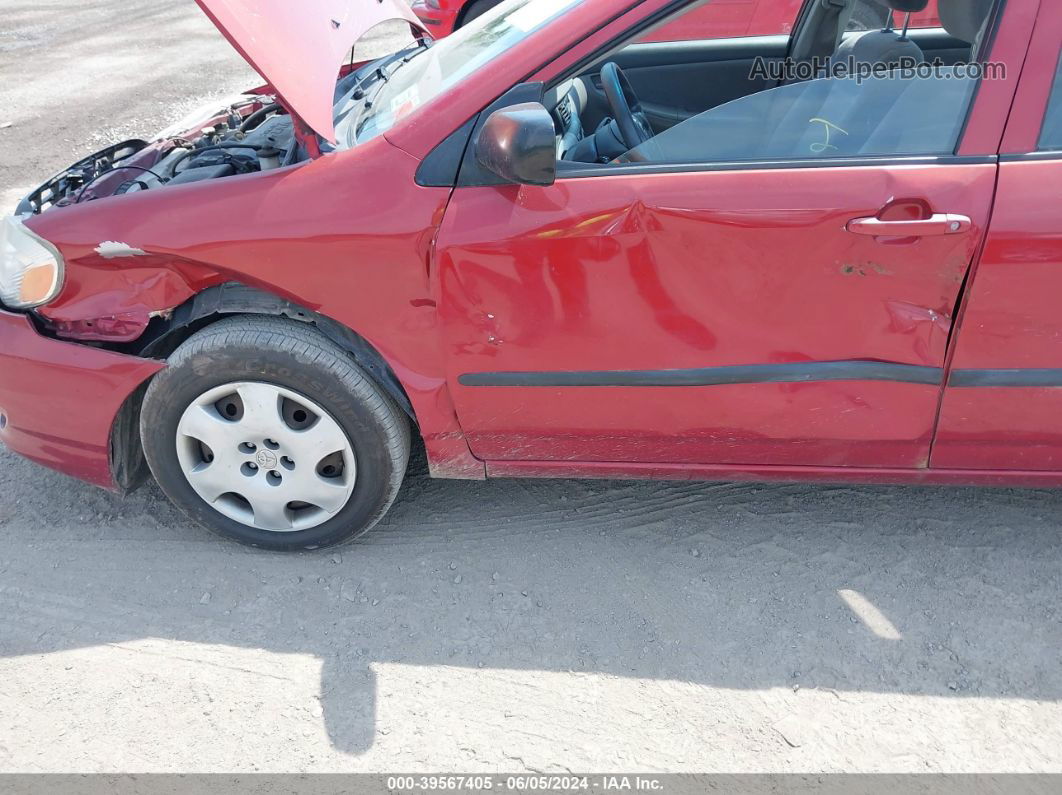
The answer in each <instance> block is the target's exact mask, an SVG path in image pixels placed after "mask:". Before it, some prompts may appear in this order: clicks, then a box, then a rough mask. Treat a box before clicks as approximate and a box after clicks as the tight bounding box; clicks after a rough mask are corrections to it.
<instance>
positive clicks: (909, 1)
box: [882, 0, 929, 14]
mask: <svg viewBox="0 0 1062 795" xmlns="http://www.w3.org/2000/svg"><path fill="white" fill-rule="evenodd" d="M882 2H883V3H884V4H885V5H887V6H888V7H889V8H891V9H892V10H893V11H899V12H900V13H901V14H917V13H918V12H919V11H925V10H926V7H927V6H928V5H929V0H882Z"/></svg>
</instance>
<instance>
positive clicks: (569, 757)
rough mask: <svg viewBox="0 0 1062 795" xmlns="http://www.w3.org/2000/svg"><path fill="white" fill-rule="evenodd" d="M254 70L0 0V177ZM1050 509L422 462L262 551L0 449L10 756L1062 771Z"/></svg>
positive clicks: (173, 6) (39, 173)
mask: <svg viewBox="0 0 1062 795" xmlns="http://www.w3.org/2000/svg"><path fill="white" fill-rule="evenodd" d="M377 44H380V42H377ZM254 82H255V80H254V77H253V75H252V74H251V73H250V71H249V70H248V69H247V68H246V67H245V66H244V65H243V64H242V62H241V61H239V59H238V58H237V56H235V55H234V54H233V53H232V52H231V51H230V50H229V49H228V46H227V45H226V44H225V43H224V42H223V41H222V39H221V37H220V36H219V35H218V34H217V33H216V32H215V31H214V29H213V28H212V27H211V26H210V24H209V23H208V22H207V21H206V19H205V18H204V17H203V16H202V15H201V13H200V12H199V11H198V9H197V8H196V7H195V5H194V3H192V2H191V0H182V2H180V3H173V2H170V0H166V1H165V2H163V0H120V1H119V0H98V1H97V2H93V3H91V4H90V3H84V2H80V1H79V0H34V1H33V2H17V1H16V0H0V205H2V206H3V207H4V208H5V209H9V208H10V207H11V206H13V204H14V202H15V200H16V199H17V197H19V196H21V195H22V194H23V193H25V192H26V190H27V189H29V188H31V187H32V186H33V185H34V184H36V183H37V182H39V181H40V180H41V179H43V178H44V177H46V176H48V175H50V174H51V173H53V172H54V171H56V170H58V169H60V168H61V167H63V166H64V165H66V164H68V163H69V162H72V161H73V160H74V159H76V157H78V156H81V155H83V154H86V153H88V152H90V151H93V150H95V149H97V148H99V147H100V146H102V145H103V144H105V143H107V142H110V141H113V140H116V139H118V138H120V137H123V136H126V137H127V136H130V135H133V134H147V133H151V132H153V131H154V130H156V129H159V128H161V127H162V126H164V124H166V123H169V122H171V121H173V120H175V119H177V118H179V117H180V116H181V115H183V113H184V112H185V111H187V110H188V109H189V108H190V107H191V106H194V105H197V104H199V103H200V102H201V101H202V100H204V99H206V98H209V97H214V96H220V95H225V94H229V93H232V92H233V91H235V90H239V89H242V88H246V87H249V86H251V85H253V84H254ZM8 125H10V126H8ZM1060 523H1062V493H1051V492H1036V491H1017V490H1001V491H991V490H984V491H980V490H973V489H959V490H945V489H929V488H922V489H918V488H869V487H868V488H852V487H828V486H823V487H809V486H790V485H776V486H762V485H738V486H735V485H711V484H665V483H656V484H645V483H641V484H630V483H605V482H588V483H585V482H558V481H528V482H522V481H496V482H490V483H458V482H443V481H433V480H430V479H429V478H427V476H426V475H425V474H424V473H423V471H422V469H421V470H418V471H415V472H414V473H413V474H412V475H411V477H410V478H409V480H408V482H407V484H406V486H405V488H404V490H403V492H402V494H401V496H400V497H399V500H398V503H397V504H396V505H395V507H394V509H393V511H392V512H391V514H390V516H389V517H388V519H387V520H386V521H385V523H384V524H383V525H382V526H381V527H380V528H379V529H378V530H377V531H376V532H374V533H373V534H371V535H370V536H368V537H366V538H365V539H364V540H363V541H362V542H360V543H357V544H355V545H353V546H348V547H345V548H343V549H342V550H341V551H339V552H323V553H317V554H306V555H299V556H280V555H274V554H267V553H260V552H254V551H251V550H247V549H244V548H241V547H238V546H235V545H233V544H230V543H226V542H223V541H221V540H219V539H217V538H215V537H213V536H211V535H209V534H208V533H206V532H205V531H203V530H201V529H199V528H197V527H194V526H191V525H190V524H189V523H188V522H187V521H186V520H185V519H183V518H182V516H181V515H180V514H178V513H177V511H176V510H175V509H173V508H172V507H170V506H169V505H168V504H167V503H166V502H165V500H164V498H163V497H162V495H161V494H160V492H159V491H158V489H157V488H155V487H154V486H151V487H146V488H144V489H142V490H140V491H139V492H137V493H136V494H134V495H133V496H131V497H129V498H127V499H126V500H124V501H123V500H121V499H119V498H117V497H114V496H111V495H109V494H106V493H103V492H101V491H98V490H96V489H94V488H92V487H90V486H86V485H82V484H80V483H77V482H75V481H73V480H70V479H68V478H65V477H63V476H61V475H58V474H54V473H51V472H48V471H46V470H44V469H42V468H39V467H37V466H35V465H33V464H29V463H26V462H24V461H22V460H20V459H18V458H16V457H15V456H14V455H12V454H10V453H8V452H6V451H2V452H0V771H2V772H11V771H85V772H89V771H131V772H145V771H200V772H206V771H256V770H261V771H373V772H385V771H405V772H415V771H466V772H479V771H498V772H517V771H563V770H565V769H571V770H577V771H591V770H593V771H605V770H625V771H631V770H641V771H647V772H649V771H700V772H706V771H718V772H738V771H742V772H743V771H772V772H785V771H802V772H818V771H894V772H900V771H911V772H932V771H951V772H960V771H971V772H973V771H976V772H1017V771H1039V772H1045V771H1054V772H1062V750H1060V749H1062V706H1060V701H1062V565H1060V564H1062V547H1060V543H1059V527H1060Z"/></svg>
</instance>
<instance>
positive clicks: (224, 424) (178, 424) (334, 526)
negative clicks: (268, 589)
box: [140, 317, 410, 551]
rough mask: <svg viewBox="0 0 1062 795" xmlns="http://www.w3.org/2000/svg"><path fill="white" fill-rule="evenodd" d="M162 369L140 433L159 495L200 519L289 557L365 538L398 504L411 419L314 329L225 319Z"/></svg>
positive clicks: (152, 388)
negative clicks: (290, 554) (159, 490)
mask: <svg viewBox="0 0 1062 795" xmlns="http://www.w3.org/2000/svg"><path fill="white" fill-rule="evenodd" d="M168 364H169V366H168V367H167V369H166V370H164V371H163V372H161V373H159V374H158V375H157V376H156V377H155V379H154V380H153V381H152V383H151V385H150V387H149V388H148V390H147V393H146V395H145V396H144V405H143V409H142V411H141V418H140V433H141V438H142V440H143V445H144V453H145V456H146V458H147V461H148V465H149V466H150V467H151V471H152V473H153V474H154V476H155V479H156V480H157V481H158V483H159V486H160V487H161V488H162V490H163V491H164V492H165V493H166V495H167V496H168V497H169V498H170V499H171V500H172V501H173V502H174V504H175V505H177V507H179V508H180V509H181V510H183V511H184V512H185V513H186V514H187V515H188V516H189V517H190V518H192V519H194V520H195V521H196V522H198V523H200V524H202V525H204V526H205V527H207V528H208V529H210V530H212V531H214V532H216V533H218V534H220V535H223V536H225V537H227V538H231V539H234V540H236V541H239V542H240V543H243V544H248V545H250V546H255V547H261V548H264V549H273V550H282V551H293V550H305V549H316V548H319V547H326V546H331V545H333V544H339V543H342V542H344V541H349V540H352V539H354V538H357V537H358V536H360V535H362V534H364V533H365V532H367V531H368V530H369V529H370V528H372V526H373V525H375V524H376V523H377V522H378V521H379V520H380V519H381V518H382V517H383V515H384V514H385V513H386V512H387V509H388V508H389V507H390V506H391V503H392V502H393V501H394V499H395V497H396V495H397V494H398V490H399V487H400V486H401V484H402V479H403V477H404V475H405V471H406V464H407V462H408V460H409V447H410V427H409V421H408V420H407V418H406V417H405V415H404V414H403V413H402V412H401V410H400V409H399V408H398V407H397V406H396V405H395V403H394V401H393V400H391V398H390V397H389V396H388V395H386V394H385V393H384V392H383V391H382V390H380V389H379V388H378V387H377V386H376V384H375V383H374V382H373V381H372V380H371V379H370V378H369V377H368V376H367V375H366V374H365V373H364V372H363V371H362V370H361V369H360V368H359V367H358V366H357V365H356V364H355V363H354V361H353V360H352V358H351V357H350V356H349V355H348V354H347V353H346V352H344V351H343V350H342V349H340V348H339V347H338V346H336V345H334V344H333V343H332V342H331V341H330V340H328V339H327V338H326V337H324V336H323V335H322V334H320V333H319V332H318V331H317V330H316V329H314V328H312V327H310V326H307V325H306V324H303V323H298V322H295V321H291V320H287V319H281V318H262V317H235V318H230V319H226V320H222V321H219V322H218V323H215V324H213V325H211V326H208V327H207V328H205V329H203V330H201V331H199V332H197V333H196V334H193V335H192V336H191V337H190V338H189V339H188V340H187V341H185V342H184V343H183V344H182V345H181V346H180V347H179V348H178V349H177V350H176V351H175V352H174V353H173V355H172V356H171V357H170V358H169V362H168Z"/></svg>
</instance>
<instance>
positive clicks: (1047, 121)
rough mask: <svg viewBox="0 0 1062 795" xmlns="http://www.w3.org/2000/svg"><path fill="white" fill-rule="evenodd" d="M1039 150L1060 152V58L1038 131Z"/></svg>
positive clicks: (1061, 123) (1061, 132)
mask: <svg viewBox="0 0 1062 795" xmlns="http://www.w3.org/2000/svg"><path fill="white" fill-rule="evenodd" d="M1039 149H1040V151H1041V152H1062V58H1060V59H1059V61H1058V68H1057V69H1056V70H1055V85H1054V88H1052V89H1051V99H1050V101H1049V102H1048V103H1047V115H1046V116H1044V127H1043V129H1042V130H1041V131H1040V145H1039Z"/></svg>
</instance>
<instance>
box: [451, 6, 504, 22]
mask: <svg viewBox="0 0 1062 795" xmlns="http://www.w3.org/2000/svg"><path fill="white" fill-rule="evenodd" d="M500 2H501V0H475V2H473V3H470V4H469V6H468V10H467V11H466V12H465V13H464V14H463V15H462V17H461V23H460V24H459V25H458V26H457V27H459V28H463V27H464V26H465V25H467V24H468V23H469V22H471V21H472V20H473V19H475V18H476V17H481V16H483V15H484V14H486V13H487V12H488V11H490V10H491V9H492V8H494V6H496V5H498V3H500Z"/></svg>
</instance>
